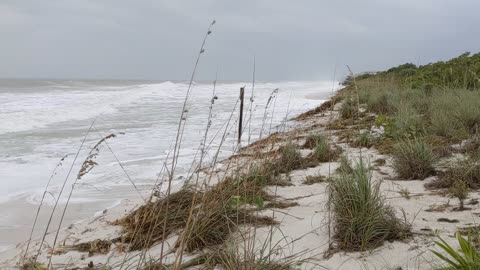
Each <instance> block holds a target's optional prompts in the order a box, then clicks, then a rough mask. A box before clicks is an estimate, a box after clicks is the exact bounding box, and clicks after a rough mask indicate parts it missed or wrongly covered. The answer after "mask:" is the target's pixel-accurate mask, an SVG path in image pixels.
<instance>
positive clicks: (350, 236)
mask: <svg viewBox="0 0 480 270" xmlns="http://www.w3.org/2000/svg"><path fill="white" fill-rule="evenodd" d="M329 191H330V199H329V203H330V209H331V211H332V212H333V220H334V237H335V239H336V242H337V244H338V248H339V249H342V250H360V251H363V250H366V249H369V248H374V247H377V246H379V245H382V244H383V242H384V241H386V240H395V239H403V238H405V237H407V236H408V235H409V231H410V228H409V226H408V225H407V224H406V223H405V222H404V221H401V220H400V219H398V218H397V217H396V216H395V213H394V211H393V209H392V208H391V207H390V206H389V205H387V204H386V202H385V199H384V197H383V196H382V194H381V192H380V182H376V183H373V182H372V175H371V172H370V171H369V170H368V166H366V165H365V164H364V163H363V162H362V161H361V160H360V162H359V163H358V164H357V166H356V167H355V169H354V170H353V172H352V173H351V174H341V175H340V176H339V177H338V178H336V179H335V180H334V181H332V182H331V184H330V186H329Z"/></svg>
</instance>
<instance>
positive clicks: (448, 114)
mask: <svg viewBox="0 0 480 270" xmlns="http://www.w3.org/2000/svg"><path fill="white" fill-rule="evenodd" d="M479 102H480V92H479V91H470V90H466V89H448V90H444V91H441V92H438V93H437V94H436V95H435V96H434V97H433V99H432V106H431V111H430V117H431V124H430V129H431V132H432V133H434V134H435V135H438V136H444V137H447V138H456V139H464V138H467V137H468V136H469V135H474V134H476V133H477V131H478V128H479V125H480V107H479V106H478V104H479Z"/></svg>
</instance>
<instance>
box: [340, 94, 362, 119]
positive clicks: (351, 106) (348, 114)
mask: <svg viewBox="0 0 480 270" xmlns="http://www.w3.org/2000/svg"><path fill="white" fill-rule="evenodd" d="M340 116H341V117H342V118H343V119H351V118H356V117H357V116H358V106H357V102H356V100H355V99H354V98H353V97H352V96H349V97H347V98H345V99H344V100H343V104H342V108H341V109H340Z"/></svg>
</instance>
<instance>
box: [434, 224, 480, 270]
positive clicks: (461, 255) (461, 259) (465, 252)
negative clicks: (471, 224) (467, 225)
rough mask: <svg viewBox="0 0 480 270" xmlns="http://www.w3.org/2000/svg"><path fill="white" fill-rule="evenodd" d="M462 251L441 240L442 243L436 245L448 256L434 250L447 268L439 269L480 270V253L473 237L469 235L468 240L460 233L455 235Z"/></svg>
mask: <svg viewBox="0 0 480 270" xmlns="http://www.w3.org/2000/svg"><path fill="white" fill-rule="evenodd" d="M455 237H456V238H457V241H458V244H459V246H460V250H457V249H456V248H454V247H452V246H451V245H449V244H448V243H447V242H445V240H443V239H442V238H440V241H436V242H435V243H436V244H437V246H438V247H439V248H441V249H442V250H443V251H444V252H445V253H446V254H442V253H440V252H437V251H434V250H432V253H433V254H435V256H437V257H438V258H439V259H440V260H441V261H442V262H443V263H444V264H445V265H446V266H442V267H439V268H437V269H439V270H440V269H442V270H447V269H448V270H475V269H480V253H478V251H477V249H476V248H475V245H474V244H473V241H472V237H471V236H470V235H468V237H467V239H465V238H463V237H462V235H461V234H460V232H456V233H455Z"/></svg>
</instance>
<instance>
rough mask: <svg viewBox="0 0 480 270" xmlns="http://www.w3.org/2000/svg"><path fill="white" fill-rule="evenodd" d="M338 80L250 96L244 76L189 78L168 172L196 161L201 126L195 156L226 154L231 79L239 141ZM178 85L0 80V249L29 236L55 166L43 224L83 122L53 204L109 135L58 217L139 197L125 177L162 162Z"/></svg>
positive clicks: (141, 176)
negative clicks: (178, 139) (180, 134)
mask: <svg viewBox="0 0 480 270" xmlns="http://www.w3.org/2000/svg"><path fill="white" fill-rule="evenodd" d="M337 85H338V84H337V83H333V82H331V81H330V82H329V81H313V82H312V81H310V82H256V84H255V89H254V91H253V95H252V87H251V82H218V83H217V84H216V87H215V93H213V90H214V85H213V83H212V82H199V83H194V84H193V87H192V90H191V95H190V97H189V99H188V101H187V106H186V110H185V119H184V120H182V121H184V122H185V129H184V132H183V137H182V144H181V148H180V153H179V159H178V164H177V170H176V179H175V181H176V182H177V183H181V182H182V181H183V179H185V176H186V175H187V174H188V172H189V170H190V169H191V168H192V164H195V162H198V160H197V159H198V153H199V149H200V147H201V144H202V141H203V138H204V136H205V130H206V128H207V125H208V126H209V128H208V133H207V135H206V136H207V140H206V142H207V145H208V151H206V153H207V155H206V157H205V160H204V163H205V164H208V162H209V161H211V160H212V158H213V157H214V156H215V153H216V152H217V150H220V151H219V158H225V157H228V156H229V155H231V154H233V153H234V151H235V149H236V147H237V144H236V141H237V125H238V124H237V122H236V121H237V120H238V110H239V109H238V106H239V104H238V97H239V89H240V87H244V86H245V104H244V124H245V125H244V128H243V133H244V134H243V136H242V145H246V144H248V142H253V141H255V140H258V139H259V138H261V137H265V136H268V134H269V133H271V132H276V131H282V130H285V129H288V128H291V127H292V125H294V124H295V123H293V122H291V121H287V120H288V119H291V118H292V117H294V116H295V115H298V114H299V113H301V112H304V111H307V110H309V109H312V108H314V107H316V106H318V105H320V104H321V103H322V102H324V101H325V100H327V99H328V98H329V97H330V96H331V95H333V94H334V88H336V86H337ZM187 89H188V83H187V82H171V81H89V80H84V81H67V80H6V79H3V80H0V150H1V151H0V183H1V189H0V251H1V250H5V249H9V248H12V247H14V246H15V244H16V243H18V242H20V241H24V240H26V239H28V236H29V233H30V229H31V225H32V222H33V219H34V217H35V212H36V208H37V206H38V204H39V202H40V200H41V198H42V196H43V194H44V189H45V186H46V184H47V182H48V181H49V179H50V177H51V175H52V172H53V171H54V170H55V174H53V177H52V182H51V183H50V185H49V187H48V190H47V191H48V192H47V193H46V196H45V202H44V203H45V208H44V209H43V210H42V212H41V217H42V218H41V220H40V223H39V226H38V229H37V230H36V231H35V235H39V234H40V233H41V232H42V231H43V230H44V224H45V221H46V218H47V217H48V215H49V211H50V210H51V209H52V206H53V205H54V203H55V200H56V199H57V197H58V195H59V192H60V188H61V186H62V183H63V181H64V180H65V179H66V176H67V174H68V172H69V170H70V167H71V166H72V163H73V161H74V157H75V155H76V153H77V151H78V149H79V147H80V145H81V144H82V141H83V139H84V137H85V136H86V133H87V131H88V129H89V127H90V126H91V125H92V122H94V124H93V128H92V130H91V132H90V133H89V134H88V136H87V137H86V140H85V144H84V145H83V147H82V149H81V151H80V152H79V155H78V159H77V160H76V162H75V163H74V165H73V167H72V168H73V169H72V173H71V174H70V177H69V178H68V182H67V185H66V186H65V190H64V192H63V194H62V196H61V197H60V200H59V202H60V203H59V210H61V209H63V206H64V204H65V202H66V200H67V196H68V193H69V192H70V190H71V188H72V183H73V181H74V180H75V178H76V176H77V172H78V171H79V169H80V166H81V164H82V162H83V161H84V160H85V158H86V156H87V155H88V153H89V151H90V150H91V149H92V147H93V146H94V145H95V144H96V143H97V142H98V141H99V140H100V139H101V138H102V137H104V136H106V135H108V134H115V135H116V137H114V138H111V139H109V140H108V141H107V143H108V147H106V145H103V147H102V148H101V149H100V152H99V153H98V156H97V158H96V159H95V162H96V163H98V165H96V166H95V168H93V169H92V170H91V171H90V172H89V173H88V174H86V175H85V176H84V177H82V178H81V179H80V181H78V183H77V185H76V186H75V189H74V191H73V193H72V194H73V195H72V198H71V201H70V206H69V208H70V207H71V208H72V209H75V211H67V216H66V219H65V222H64V225H65V226H68V225H69V224H71V223H75V222H77V221H80V220H82V219H85V218H88V217H91V216H93V215H95V213H97V212H99V211H103V210H104V209H107V208H110V207H113V206H115V205H117V204H119V202H120V201H121V200H122V199H125V198H132V199H135V198H137V197H139V195H138V193H137V192H136V191H135V189H133V187H132V183H131V181H133V182H134V183H135V185H136V186H137V187H138V189H140V191H141V192H146V191H148V190H150V189H151V188H152V186H153V184H154V183H155V181H156V180H157V178H158V174H159V172H160V171H161V170H162V166H164V164H165V162H167V163H168V160H167V159H166V158H167V156H168V154H169V152H170V151H171V149H172V147H173V144H174V142H175V137H176V134H177V127H178V122H179V120H180V115H181V113H182V107H183V103H184V100H185V94H186V91H187ZM276 89H277V90H276ZM212 100H213V101H214V102H213V105H212ZM211 105H212V106H211ZM210 107H211V113H210ZM209 115H210V120H211V121H210V124H209V123H208V119H209ZM229 119H230V121H229ZM223 136H225V140H224V142H223V143H222V144H221V143H220V142H221V140H222V137H223ZM219 148H220V149H219ZM65 156H66V158H65V159H64V160H63V161H62V162H61V164H59V162H60V160H61V159H62V157H65ZM122 167H123V169H122ZM127 174H128V176H127ZM129 178H130V179H131V181H130V180H129ZM57 211H58V210H57ZM54 228H56V224H54V225H53V226H52V229H54Z"/></svg>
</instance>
